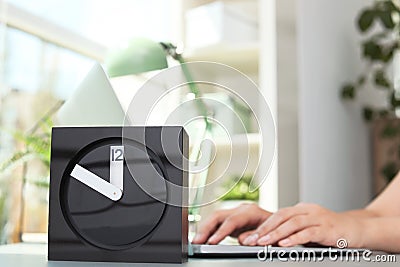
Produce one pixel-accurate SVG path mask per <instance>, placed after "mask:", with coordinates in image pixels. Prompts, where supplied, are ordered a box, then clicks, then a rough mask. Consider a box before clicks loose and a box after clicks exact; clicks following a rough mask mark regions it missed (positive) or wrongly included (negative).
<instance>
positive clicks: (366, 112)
mask: <svg viewBox="0 0 400 267" xmlns="http://www.w3.org/2000/svg"><path fill="white" fill-rule="evenodd" d="M363 117H364V120H365V121H367V122H371V121H372V120H373V119H374V117H375V112H374V110H373V109H372V108H370V107H364V108H363Z"/></svg>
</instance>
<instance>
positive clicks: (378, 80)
mask: <svg viewBox="0 0 400 267" xmlns="http://www.w3.org/2000/svg"><path fill="white" fill-rule="evenodd" d="M375 84H376V85H378V86H379V87H381V88H385V89H390V88H391V87H392V84H391V82H390V81H389V80H388V78H387V77H386V73H385V71H384V70H382V69H379V70H377V71H376V72H375Z"/></svg>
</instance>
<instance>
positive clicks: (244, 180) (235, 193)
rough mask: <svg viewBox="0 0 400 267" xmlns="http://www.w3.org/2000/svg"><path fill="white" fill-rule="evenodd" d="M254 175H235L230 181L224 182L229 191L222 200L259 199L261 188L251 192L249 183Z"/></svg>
mask: <svg viewBox="0 0 400 267" xmlns="http://www.w3.org/2000/svg"><path fill="white" fill-rule="evenodd" d="M252 179H253V176H243V177H233V179H231V180H230V181H227V182H226V183H225V184H224V187H225V188H227V189H229V188H231V189H230V190H229V192H228V193H227V194H225V195H224V196H223V197H222V198H221V200H250V201H258V199H259V198H260V192H259V190H258V189H257V190H255V191H253V192H250V190H249V185H250V182H251V180H252Z"/></svg>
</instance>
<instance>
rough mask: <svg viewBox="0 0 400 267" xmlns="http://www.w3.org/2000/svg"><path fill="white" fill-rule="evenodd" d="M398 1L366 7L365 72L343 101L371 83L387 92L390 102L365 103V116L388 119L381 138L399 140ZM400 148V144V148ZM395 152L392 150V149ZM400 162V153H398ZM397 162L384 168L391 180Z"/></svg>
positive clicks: (362, 24)
mask: <svg viewBox="0 0 400 267" xmlns="http://www.w3.org/2000/svg"><path fill="white" fill-rule="evenodd" d="M399 2H400V1H398V0H396V1H395V0H376V1H375V2H374V3H373V4H372V5H371V6H368V7H366V8H364V9H363V10H362V11H361V13H360V15H359V17H358V19H357V26H358V29H359V31H360V33H361V34H362V35H363V36H365V38H364V39H363V40H362V42H361V51H362V58H363V59H364V60H365V61H366V67H365V71H364V72H363V73H361V74H360V75H359V77H358V78H357V79H356V81H354V82H351V83H347V84H345V85H344V86H343V87H342V88H341V98H342V99H343V100H354V99H355V98H356V97H357V95H358V93H359V91H360V90H362V89H363V88H365V87H366V86H368V85H372V87H373V88H374V89H376V90H380V91H382V90H383V91H385V92H386V94H387V97H388V101H387V103H388V105H387V106H386V107H384V108H374V107H372V106H369V105H365V106H364V107H363V108H362V116H363V118H364V120H365V121H367V122H369V123H370V122H374V121H376V120H379V119H387V120H388V123H386V125H385V127H384V128H383V130H382V132H381V133H380V137H381V138H383V139H395V138H398V136H399V135H400V125H398V124H397V123H392V122H391V120H390V119H392V118H397V117H398V116H397V115H396V111H397V112H398V111H399V110H400V94H399V92H397V90H396V89H395V86H394V81H393V79H392V78H390V77H391V75H390V74H389V71H392V68H391V66H392V63H393V59H394V58H395V55H396V53H397V52H398V50H399V48H400V38H399V36H400V5H399ZM398 150H399V151H400V147H399V149H398ZM388 153H389V154H393V152H392V151H389V152H388ZM398 161H399V162H400V154H399V155H398ZM398 165H399V164H398V163H396V162H395V161H389V162H387V163H386V164H385V165H384V166H383V167H382V169H381V170H380V172H381V174H382V175H383V176H384V177H385V178H386V180H387V181H391V180H392V179H393V178H394V176H395V175H396V174H397V172H398V170H399V168H400V166H398Z"/></svg>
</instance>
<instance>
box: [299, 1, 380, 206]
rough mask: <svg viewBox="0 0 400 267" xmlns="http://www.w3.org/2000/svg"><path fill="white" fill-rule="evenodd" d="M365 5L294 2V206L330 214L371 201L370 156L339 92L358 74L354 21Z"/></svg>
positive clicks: (361, 126) (354, 114) (355, 116)
mask: <svg viewBox="0 0 400 267" xmlns="http://www.w3.org/2000/svg"><path fill="white" fill-rule="evenodd" d="M369 2H371V1H370V0H368V1H367V0H299V1H298V25H297V26H298V31H297V35H298V49H299V50H298V55H299V58H298V59H299V65H298V66H299V149H300V152H299V155H300V156H299V168H300V200H302V201H306V202H315V203H319V204H321V205H323V206H326V207H328V208H331V209H334V210H338V211H339V210H345V209H351V208H359V207H362V206H363V205H365V204H366V203H367V202H368V201H369V200H370V197H371V187H372V186H371V183H372V178H371V160H370V157H371V151H370V140H369V134H368V129H367V127H366V125H365V123H364V122H363V121H362V119H361V116H360V110H359V108H357V107H353V106H352V105H351V104H350V105H348V104H344V103H343V102H342V101H341V100H340V99H339V88H340V86H341V85H342V84H343V82H345V81H351V80H353V79H354V78H355V77H356V75H357V74H358V73H359V72H360V71H361V66H362V65H361V61H360V57H359V55H360V52H359V49H358V47H359V40H360V37H359V34H358V32H357V30H356V27H355V24H354V21H355V18H356V16H357V14H358V12H359V10H360V9H361V8H362V7H363V6H365V5H368V3H369Z"/></svg>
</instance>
